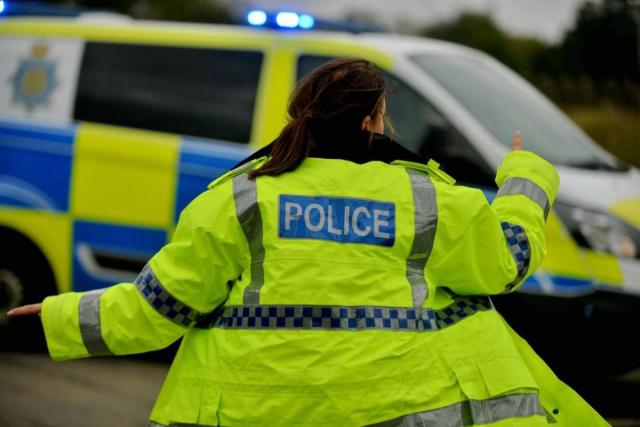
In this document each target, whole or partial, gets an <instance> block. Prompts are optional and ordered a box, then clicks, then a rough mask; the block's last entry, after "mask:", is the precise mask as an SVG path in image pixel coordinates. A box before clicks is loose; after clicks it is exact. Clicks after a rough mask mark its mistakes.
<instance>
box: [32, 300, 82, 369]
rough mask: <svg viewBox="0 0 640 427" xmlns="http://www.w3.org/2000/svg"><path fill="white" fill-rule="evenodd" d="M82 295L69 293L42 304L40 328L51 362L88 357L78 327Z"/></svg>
mask: <svg viewBox="0 0 640 427" xmlns="http://www.w3.org/2000/svg"><path fill="white" fill-rule="evenodd" d="M81 297H82V294H80V293H76V292H70V293H66V294H62V295H57V296H51V297H47V298H46V299H45V300H44V301H43V303H42V313H41V320H42V327H43V329H44V335H45V338H46V340H47V348H48V350H49V355H50V356H51V358H52V359H53V360H56V361H58V360H67V359H77V358H81V357H88V356H89V353H88V351H87V348H86V347H85V345H84V342H83V340H82V335H81V334H80V327H79V304H80V298H81Z"/></svg>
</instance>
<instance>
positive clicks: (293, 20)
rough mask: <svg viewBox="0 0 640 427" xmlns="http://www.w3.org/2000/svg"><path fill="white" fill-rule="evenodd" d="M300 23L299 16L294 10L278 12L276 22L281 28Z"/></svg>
mask: <svg viewBox="0 0 640 427" xmlns="http://www.w3.org/2000/svg"><path fill="white" fill-rule="evenodd" d="M299 23H300V17H299V16H298V14H297V13H295V12H278V14H277V15H276V24H277V25H278V26H279V27H282V28H296V27H297V26H298V24H299Z"/></svg>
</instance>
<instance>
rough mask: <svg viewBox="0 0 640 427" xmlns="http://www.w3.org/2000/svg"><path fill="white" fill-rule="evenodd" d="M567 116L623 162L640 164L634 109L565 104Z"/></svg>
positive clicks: (639, 138)
mask: <svg viewBox="0 0 640 427" xmlns="http://www.w3.org/2000/svg"><path fill="white" fill-rule="evenodd" d="M565 111H566V112H567V114H569V116H570V117H571V118H572V119H573V120H574V121H575V122H576V123H577V124H578V125H579V126H580V127H581V128H582V129H583V130H584V131H585V132H586V133H588V134H589V136H591V137H592V138H593V139H594V140H595V141H596V142H598V143H599V144H600V145H602V146H603V147H604V148H605V149H606V150H607V151H609V152H611V153H612V154H614V155H615V156H616V157H618V158H619V159H620V160H622V161H624V162H625V163H628V164H632V165H635V166H636V167H640V120H639V119H638V112H637V111H633V110H625V109H622V108H619V107H614V106H612V105H600V106H595V107H584V106H573V107H567V108H565Z"/></svg>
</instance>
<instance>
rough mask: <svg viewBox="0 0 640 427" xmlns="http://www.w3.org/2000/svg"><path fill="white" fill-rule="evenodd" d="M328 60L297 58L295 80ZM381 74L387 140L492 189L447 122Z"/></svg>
mask: <svg viewBox="0 0 640 427" xmlns="http://www.w3.org/2000/svg"><path fill="white" fill-rule="evenodd" d="M331 59H333V58H331V57H326V56H312V55H303V56H300V57H299V59H298V69H297V77H298V80H300V79H302V78H303V77H304V76H305V75H307V74H308V73H310V72H311V71H312V70H313V69H315V68H317V67H319V66H320V65H322V64H324V63H326V62H327V61H329V60H331ZM381 72H382V73H383V76H384V78H385V80H386V81H387V84H388V85H389V87H390V92H389V94H388V95H387V99H386V100H387V114H388V116H389V118H390V119H391V123H392V127H393V129H390V128H389V127H387V129H386V130H385V132H386V133H387V134H388V136H390V137H392V138H393V139H395V140H397V141H398V142H399V143H400V144H402V145H404V146H405V147H406V148H408V149H410V150H411V151H413V152H414V153H417V154H420V155H422V156H423V157H425V158H433V159H434V160H436V161H438V162H440V164H441V167H442V168H443V169H444V170H445V171H447V172H448V173H451V174H452V175H454V177H455V178H457V179H458V180H461V181H464V182H469V183H477V184H482V185H488V186H494V183H493V178H492V175H493V173H492V172H491V169H490V168H489V166H488V165H487V164H486V162H484V160H483V159H482V158H481V157H480V155H479V154H478V153H477V151H476V150H475V149H474V148H473V147H472V146H471V144H469V142H468V141H467V140H466V139H465V138H464V137H463V136H462V134H461V133H460V132H458V130H457V129H456V128H455V127H454V126H453V125H452V124H451V123H450V122H449V120H447V118H446V117H445V116H444V115H443V114H442V113H440V111H438V110H437V109H436V108H435V107H434V106H433V104H432V103H430V102H429V101H428V100H427V99H425V98H424V97H423V96H422V95H421V94H419V93H418V92H416V91H415V90H414V89H413V88H412V87H411V86H409V85H408V84H407V83H405V82H404V81H402V80H401V79H399V78H397V77H396V76H394V75H393V74H391V73H389V72H386V71H384V70H381Z"/></svg>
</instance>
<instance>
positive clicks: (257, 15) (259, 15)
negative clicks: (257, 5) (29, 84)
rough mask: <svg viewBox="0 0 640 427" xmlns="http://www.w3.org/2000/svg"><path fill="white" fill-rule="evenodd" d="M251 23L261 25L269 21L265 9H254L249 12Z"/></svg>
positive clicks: (249, 21) (248, 19) (248, 20)
mask: <svg viewBox="0 0 640 427" xmlns="http://www.w3.org/2000/svg"><path fill="white" fill-rule="evenodd" d="M247 22H248V23H249V25H254V26H261V25H264V24H266V23H267V13H266V12H265V11H264V10H252V11H250V12H249V13H247Z"/></svg>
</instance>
